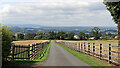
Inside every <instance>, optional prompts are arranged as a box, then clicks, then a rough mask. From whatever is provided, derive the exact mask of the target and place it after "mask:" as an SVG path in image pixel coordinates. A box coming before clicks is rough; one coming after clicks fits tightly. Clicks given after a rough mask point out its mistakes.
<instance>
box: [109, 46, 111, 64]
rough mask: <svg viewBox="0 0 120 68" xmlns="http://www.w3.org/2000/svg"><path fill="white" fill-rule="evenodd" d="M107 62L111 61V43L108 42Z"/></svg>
mask: <svg viewBox="0 0 120 68" xmlns="http://www.w3.org/2000/svg"><path fill="white" fill-rule="evenodd" d="M108 62H109V63H111V44H109V59H108Z"/></svg>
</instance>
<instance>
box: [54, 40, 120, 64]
mask: <svg viewBox="0 0 120 68" xmlns="http://www.w3.org/2000/svg"><path fill="white" fill-rule="evenodd" d="M56 42H57V41H56ZM57 43H58V44H62V45H64V46H66V47H68V48H70V49H73V50H75V51H79V52H82V53H84V54H88V55H91V56H94V57H97V58H99V59H101V60H106V61H108V62H109V63H113V64H116V65H120V52H119V49H120V46H112V45H111V44H108V45H103V44H99V45H98V44H95V43H92V44H91V43H85V42H67V41H59V42H57ZM112 49H115V50H114V51H112Z"/></svg>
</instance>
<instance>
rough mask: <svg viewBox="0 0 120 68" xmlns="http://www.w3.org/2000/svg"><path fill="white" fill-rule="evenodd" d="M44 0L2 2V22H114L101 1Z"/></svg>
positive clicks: (79, 23)
mask: <svg viewBox="0 0 120 68" xmlns="http://www.w3.org/2000/svg"><path fill="white" fill-rule="evenodd" d="M45 1H46V2H45ZM45 1H44V2H25V3H19V2H18V3H12V4H9V3H8V4H2V5H1V6H2V8H1V9H0V13H1V14H2V20H3V23H5V24H15V23H19V24H39V25H45V26H73V25H74V26H95V25H97V26H115V24H114V23H113V21H112V20H111V16H110V13H109V12H108V11H107V10H106V8H105V6H104V5H103V4H102V2H81V1H80V0H79V1H78V0H74V2H73V0H69V2H68V0H66V1H63V0H61V2H58V0H54V1H53V0H52V1H53V2H52V1H51V2H49V1H47V0H45ZM62 1H63V2H62ZM92 1H93V0H92Z"/></svg>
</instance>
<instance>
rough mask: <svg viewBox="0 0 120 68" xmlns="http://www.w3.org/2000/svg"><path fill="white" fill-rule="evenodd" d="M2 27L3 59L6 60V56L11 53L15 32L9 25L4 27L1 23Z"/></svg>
mask: <svg viewBox="0 0 120 68" xmlns="http://www.w3.org/2000/svg"><path fill="white" fill-rule="evenodd" d="M0 28H2V59H3V61H6V57H8V55H9V53H10V49H11V42H12V36H13V34H12V32H11V31H10V29H9V28H8V27H7V26H5V27H2V26H1V25H0Z"/></svg>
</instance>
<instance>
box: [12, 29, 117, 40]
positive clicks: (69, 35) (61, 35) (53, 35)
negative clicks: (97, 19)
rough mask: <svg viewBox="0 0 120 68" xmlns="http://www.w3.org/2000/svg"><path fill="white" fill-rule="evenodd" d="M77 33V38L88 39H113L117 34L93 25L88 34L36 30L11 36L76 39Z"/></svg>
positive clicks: (16, 37) (17, 38) (14, 37)
mask: <svg viewBox="0 0 120 68" xmlns="http://www.w3.org/2000/svg"><path fill="white" fill-rule="evenodd" d="M76 35H77V37H79V38H78V40H88V39H89V38H91V37H94V40H98V39H105V40H111V39H114V38H115V36H117V34H112V33H104V34H102V33H101V32H100V29H99V28H98V27H94V28H93V29H92V30H91V31H90V33H89V34H86V33H83V32H79V33H78V34H76V33H74V32H63V31H60V32H54V31H49V32H48V33H44V32H37V33H26V34H23V33H17V35H16V36H15V35H14V36H13V39H14V40H49V39H50V40H76V38H75V36H76Z"/></svg>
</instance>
